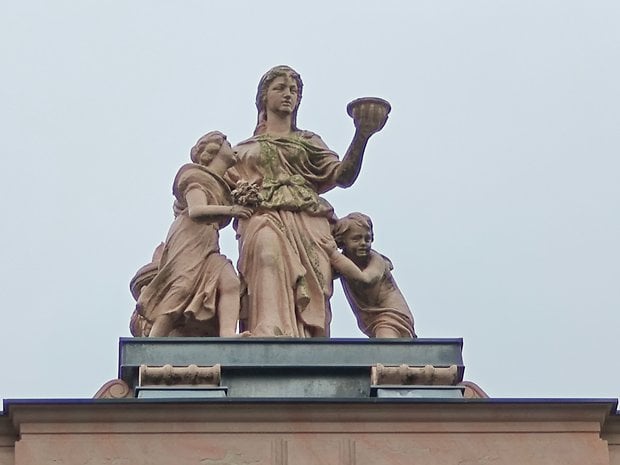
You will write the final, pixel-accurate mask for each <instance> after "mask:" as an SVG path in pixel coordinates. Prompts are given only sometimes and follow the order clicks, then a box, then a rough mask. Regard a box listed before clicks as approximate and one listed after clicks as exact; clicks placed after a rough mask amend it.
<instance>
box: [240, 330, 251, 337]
mask: <svg viewBox="0 0 620 465" xmlns="http://www.w3.org/2000/svg"><path fill="white" fill-rule="evenodd" d="M237 336H239V337H252V333H251V332H250V331H244V332H242V333H241V334H238V335H237Z"/></svg>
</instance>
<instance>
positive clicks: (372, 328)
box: [321, 213, 417, 338]
mask: <svg viewBox="0 0 620 465" xmlns="http://www.w3.org/2000/svg"><path fill="white" fill-rule="evenodd" d="M333 235H334V239H335V242H334V240H332V239H331V238H330V239H327V238H326V239H325V240H324V241H323V242H322V244H321V245H322V246H323V248H324V249H325V250H326V251H327V253H328V254H329V255H330V261H331V264H332V266H333V268H334V269H335V270H336V271H337V272H338V273H340V275H341V276H340V281H341V283H342V288H343V289H344V293H345V296H346V298H347V300H348V301H349V305H350V306H351V309H352V310H353V313H354V314H355V317H356V318H357V324H358V326H359V328H360V330H361V331H362V332H363V333H364V334H366V335H367V336H368V337H375V338H414V337H417V336H416V334H415V331H414V329H413V315H412V314H411V310H409V306H408V305H407V302H406V301H405V298H404V297H403V295H402V293H401V292H400V290H399V289H398V286H397V285H396V281H395V280H394V277H393V276H392V272H391V271H392V269H393V268H394V267H393V266H392V262H391V261H390V260H389V259H388V258H387V257H385V256H383V255H381V254H379V253H378V252H376V251H374V250H372V248H371V246H372V242H373V240H374V235H373V228H372V221H371V219H370V218H369V217H368V216H366V215H364V214H363V213H350V214H349V215H347V216H345V217H344V218H341V219H340V220H338V222H337V223H336V226H335V228H334V230H333ZM337 247H340V248H341V249H342V253H339V252H338V249H337Z"/></svg>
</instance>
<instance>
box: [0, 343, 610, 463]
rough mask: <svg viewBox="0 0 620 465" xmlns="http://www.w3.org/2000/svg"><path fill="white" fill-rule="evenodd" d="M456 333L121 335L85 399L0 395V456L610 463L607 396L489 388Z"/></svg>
mask: <svg viewBox="0 0 620 465" xmlns="http://www.w3.org/2000/svg"><path fill="white" fill-rule="evenodd" d="M461 342H462V341H461V340H460V339H417V340H416V339H414V340H411V339H409V340H405V339H401V340H398V339H396V340H379V339H376V340H351V339H332V340H328V339H324V340H322V339H253V338H249V339H218V338H200V339H193V338H163V339H155V338H150V339H143V338H135V339H122V340H121V341H120V363H119V379H116V380H113V381H111V382H109V383H107V384H106V385H105V386H103V387H102V388H101V390H100V391H99V392H98V393H97V395H96V396H95V397H96V398H95V399H42V400H8V401H5V403H4V412H3V413H2V414H0V465H35V464H41V463H50V464H51V463H58V464H60V463H62V464H65V465H78V464H134V463H135V464H143V463H148V464H152V465H169V464H176V463H180V464H197V465H200V464H203V465H252V464H256V465H259V464H261V465H315V464H325V465H411V464H418V463H420V464H422V463H423V464H428V465H440V464H448V463H449V464H452V463H454V464H456V463H461V464H490V463H493V464H496V465H523V464H528V465H548V464H550V463H558V464H559V463H561V464H562V465H583V464H586V463H587V464H589V465H620V415H618V414H617V413H615V412H616V407H617V401H616V400H615V399H555V400H554V399H489V398H486V396H485V395H484V393H483V392H482V391H480V390H479V388H477V387H476V386H475V385H473V384H472V383H467V382H462V381H461V380H462V376H463V363H462V357H461ZM472 397H474V398H472Z"/></svg>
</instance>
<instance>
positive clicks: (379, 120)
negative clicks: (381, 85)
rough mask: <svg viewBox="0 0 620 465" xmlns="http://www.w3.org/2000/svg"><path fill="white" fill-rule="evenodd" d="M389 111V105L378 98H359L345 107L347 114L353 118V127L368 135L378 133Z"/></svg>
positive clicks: (390, 107)
mask: <svg viewBox="0 0 620 465" xmlns="http://www.w3.org/2000/svg"><path fill="white" fill-rule="evenodd" d="M391 109H392V106H391V105H390V103H389V102H388V101H387V100H383V99H382V98H379V97H361V98H358V99H355V100H353V101H352V102H350V103H349V104H348V105H347V113H348V114H349V116H350V117H351V118H353V122H354V123H355V127H357V128H364V129H365V130H366V131H368V132H370V133H375V132H378V131H380V130H381V129H382V128H383V126H385V122H386V121H387V117H388V115H389V113H390V110H391Z"/></svg>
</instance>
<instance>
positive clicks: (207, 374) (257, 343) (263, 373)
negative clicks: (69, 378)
mask: <svg viewBox="0 0 620 465" xmlns="http://www.w3.org/2000/svg"><path fill="white" fill-rule="evenodd" d="M461 351H462V340H461V339H320V338H312V339H299V338H295V339H293V338H290V339H289V338H277V339H274V338H269V339H267V338H265V339H259V338H127V339H121V340H120V359H119V378H120V379H121V380H123V381H124V382H125V383H127V385H128V387H129V389H128V395H132V396H134V397H137V398H177V397H191V398H201V397H228V398H235V399H239V398H281V399H286V398H326V399H347V398H352V399H361V398H372V397H435V398H462V397H463V391H464V389H465V387H464V386H460V385H459V383H460V382H461V381H462V380H463V370H464V368H463V359H462V355H461ZM129 393H131V394H129Z"/></svg>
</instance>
